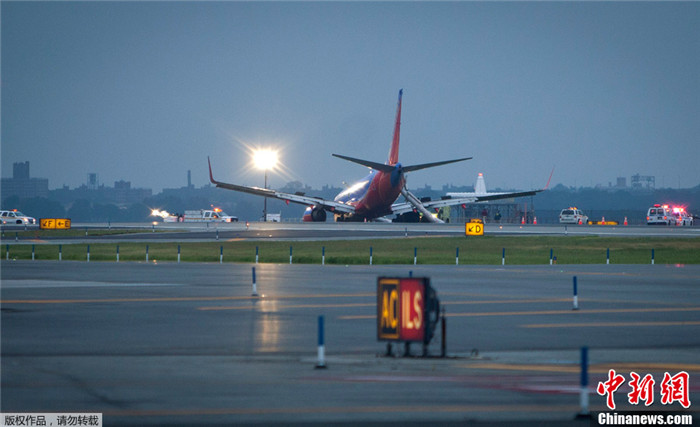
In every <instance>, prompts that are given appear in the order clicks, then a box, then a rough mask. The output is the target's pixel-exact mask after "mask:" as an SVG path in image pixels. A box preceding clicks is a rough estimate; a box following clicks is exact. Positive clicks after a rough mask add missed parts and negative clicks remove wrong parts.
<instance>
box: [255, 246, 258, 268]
mask: <svg viewBox="0 0 700 427" xmlns="http://www.w3.org/2000/svg"><path fill="white" fill-rule="evenodd" d="M255 263H256V264H257V263H258V247H257V246H256V247H255Z"/></svg>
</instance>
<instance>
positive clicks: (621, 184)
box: [616, 176, 627, 188]
mask: <svg viewBox="0 0 700 427" xmlns="http://www.w3.org/2000/svg"><path fill="white" fill-rule="evenodd" d="M616 187H617V188H627V178H625V177H624V176H619V177H617V185H616Z"/></svg>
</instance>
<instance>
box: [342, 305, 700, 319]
mask: <svg viewBox="0 0 700 427" xmlns="http://www.w3.org/2000/svg"><path fill="white" fill-rule="evenodd" d="M681 311H700V307H664V308H610V309H603V308H601V309H596V310H539V311H490V312H482V313H447V314H446V316H447V317H482V316H537V315H553V314H576V315H579V316H580V315H584V314H592V313H663V312H681ZM338 318H339V319H342V320H360V319H374V318H376V314H375V315H357V316H340V317H338Z"/></svg>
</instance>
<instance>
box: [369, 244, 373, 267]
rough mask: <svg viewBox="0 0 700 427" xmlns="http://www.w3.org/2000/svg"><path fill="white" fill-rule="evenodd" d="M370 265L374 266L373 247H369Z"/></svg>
mask: <svg viewBox="0 0 700 427" xmlns="http://www.w3.org/2000/svg"><path fill="white" fill-rule="evenodd" d="M369 265H372V247H371V246H370V247H369Z"/></svg>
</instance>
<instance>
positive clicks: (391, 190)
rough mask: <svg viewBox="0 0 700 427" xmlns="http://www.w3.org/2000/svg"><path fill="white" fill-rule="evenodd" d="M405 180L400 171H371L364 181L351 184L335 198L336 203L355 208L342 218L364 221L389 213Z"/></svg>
mask: <svg viewBox="0 0 700 427" xmlns="http://www.w3.org/2000/svg"><path fill="white" fill-rule="evenodd" d="M399 168H400V166H399ZM405 182H406V179H405V177H404V176H403V174H402V173H401V172H400V171H393V172H390V173H388V172H382V171H377V170H372V171H371V172H370V174H369V175H367V176H366V177H365V178H364V179H362V180H360V181H358V182H357V183H355V184H353V185H352V186H350V187H349V188H347V189H346V190H344V191H343V192H341V193H340V194H338V195H337V196H336V197H335V199H334V200H335V201H336V202H340V203H345V204H349V205H352V206H355V213H354V214H353V215H352V216H350V215H345V216H343V219H346V220H364V219H368V220H370V219H374V218H378V217H382V216H385V215H388V214H390V213H391V205H392V204H393V203H394V202H395V201H396V199H398V197H399V195H400V194H401V188H402V187H403V185H404V184H405Z"/></svg>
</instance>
